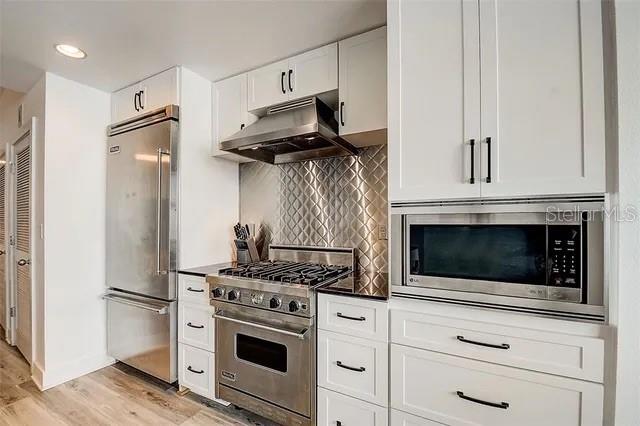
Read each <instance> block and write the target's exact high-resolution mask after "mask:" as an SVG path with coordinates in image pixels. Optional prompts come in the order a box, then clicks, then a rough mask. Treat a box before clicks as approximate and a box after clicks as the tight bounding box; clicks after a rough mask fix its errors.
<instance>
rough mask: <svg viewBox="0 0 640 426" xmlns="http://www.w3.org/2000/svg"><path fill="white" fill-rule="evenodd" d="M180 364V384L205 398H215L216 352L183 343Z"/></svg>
mask: <svg viewBox="0 0 640 426" xmlns="http://www.w3.org/2000/svg"><path fill="white" fill-rule="evenodd" d="M178 366H179V368H180V371H179V375H178V380H179V382H180V386H182V387H187V388H189V389H190V390H191V391H192V392H194V393H197V394H198V395H200V396H204V397H205V398H209V399H214V398H215V382H216V381H215V354H213V353H212V352H208V351H205V350H202V349H198V348H194V347H191V346H189V345H184V344H181V345H179V351H178Z"/></svg>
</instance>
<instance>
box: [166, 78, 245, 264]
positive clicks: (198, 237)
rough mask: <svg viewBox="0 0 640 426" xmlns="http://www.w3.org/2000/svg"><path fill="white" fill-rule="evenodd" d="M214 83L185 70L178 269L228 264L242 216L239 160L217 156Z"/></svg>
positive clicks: (181, 131) (182, 80)
mask: <svg viewBox="0 0 640 426" xmlns="http://www.w3.org/2000/svg"><path fill="white" fill-rule="evenodd" d="M211 119H212V115H211V82H210V81H209V80H207V79H205V78H202V77H200V76H199V75H197V74H195V73H193V72H192V71H189V70H188V69H185V68H182V69H181V73H180V159H179V164H180V166H179V174H180V209H179V214H180V219H179V220H180V230H179V232H180V234H179V240H178V241H179V247H178V267H179V268H182V269H184V268H190V267H194V266H202V265H207V264H211V263H219V262H228V261H229V260H231V255H232V247H231V243H232V238H233V234H232V229H233V225H234V224H235V223H236V222H237V221H238V217H239V203H240V201H239V171H238V164H237V163H234V162H231V161H228V160H223V159H220V158H214V157H211Z"/></svg>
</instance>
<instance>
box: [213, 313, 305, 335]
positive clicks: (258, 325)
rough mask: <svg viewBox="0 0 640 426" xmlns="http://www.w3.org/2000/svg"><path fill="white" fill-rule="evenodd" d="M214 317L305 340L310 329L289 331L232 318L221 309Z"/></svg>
mask: <svg viewBox="0 0 640 426" xmlns="http://www.w3.org/2000/svg"><path fill="white" fill-rule="evenodd" d="M213 317H214V318H215V319H220V320H224V321H230V322H235V323H236V324H242V325H248V326H250V327H255V328H259V329H261V330H267V331H273V332H274V333H280V334H284V335H286V336H292V337H297V338H298V339H300V340H303V339H304V337H305V335H306V334H307V331H309V329H308V328H305V329H304V330H302V331H301V332H300V333H296V332H294V331H288V330H282V329H280V328H275V327H270V326H268V325H263V324H257V323H255V322H249V321H243V320H239V319H236V318H231V317H227V316H224V315H222V312H221V311H218V312H216V313H215V314H214V315H213Z"/></svg>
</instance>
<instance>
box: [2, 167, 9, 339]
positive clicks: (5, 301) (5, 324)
mask: <svg viewBox="0 0 640 426" xmlns="http://www.w3.org/2000/svg"><path fill="white" fill-rule="evenodd" d="M5 172H6V159H5V156H4V155H2V156H0V326H2V331H3V335H2V336H3V337H4V336H6V335H7V329H8V321H7V318H8V312H7V310H8V306H9V303H8V300H9V298H8V294H9V293H8V291H7V290H8V286H7V266H6V259H7V245H6V242H5V234H6V229H7V227H6V220H7V217H6V214H5V213H6V211H7V210H6V207H5V201H6V196H5V195H6V191H5V183H6V181H7V180H6V178H5Z"/></svg>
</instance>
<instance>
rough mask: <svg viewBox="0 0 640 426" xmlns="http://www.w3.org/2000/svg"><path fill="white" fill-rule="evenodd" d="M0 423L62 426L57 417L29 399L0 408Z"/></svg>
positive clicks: (12, 425)
mask: <svg viewBox="0 0 640 426" xmlns="http://www.w3.org/2000/svg"><path fill="white" fill-rule="evenodd" d="M0 421H2V423H3V424H5V425H10V426H25V425H28V426H31V425H33V426H36V425H47V426H57V425H64V423H63V422H61V421H60V419H59V418H58V417H57V416H55V415H54V414H53V413H52V412H51V411H49V410H47V409H46V408H44V407H42V406H41V405H40V404H38V403H37V402H36V401H35V400H34V399H33V398H31V397H28V398H24V399H21V400H20V401H17V402H14V403H13V404H11V405H7V406H6V407H2V408H0Z"/></svg>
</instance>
